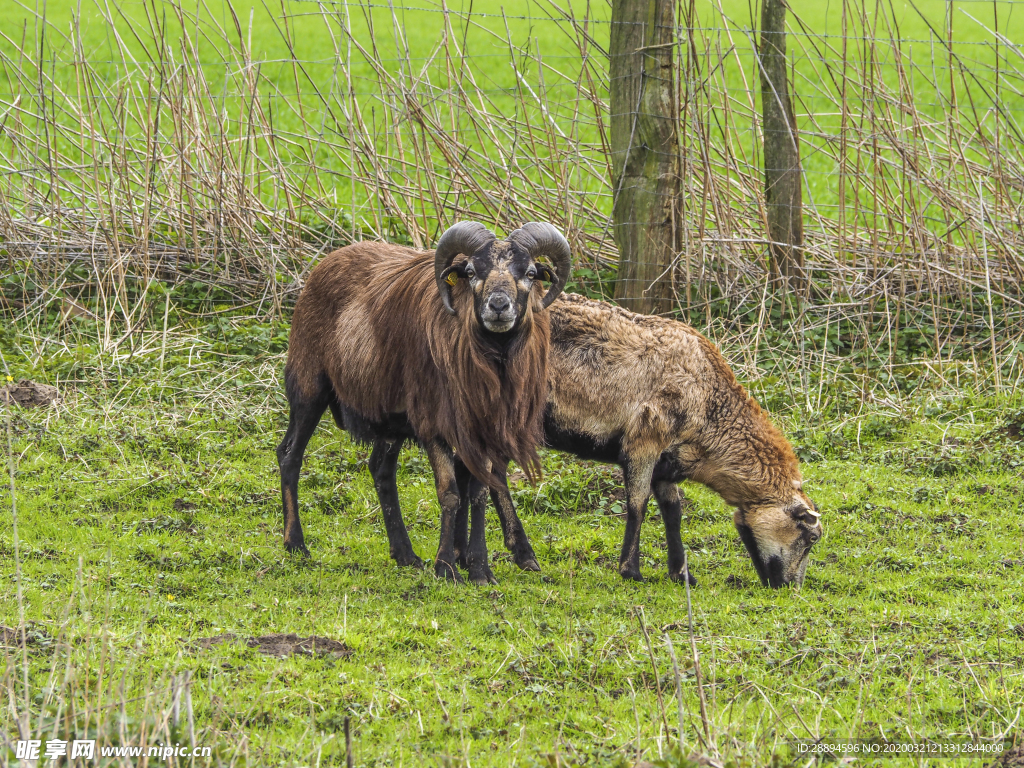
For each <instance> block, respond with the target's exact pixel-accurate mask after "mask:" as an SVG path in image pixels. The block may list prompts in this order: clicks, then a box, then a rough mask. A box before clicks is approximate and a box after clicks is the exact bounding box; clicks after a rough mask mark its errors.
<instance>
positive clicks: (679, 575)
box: [668, 569, 697, 587]
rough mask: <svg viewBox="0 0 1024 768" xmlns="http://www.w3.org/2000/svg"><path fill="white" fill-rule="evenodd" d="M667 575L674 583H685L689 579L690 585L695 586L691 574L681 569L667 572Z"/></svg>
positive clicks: (694, 580)
mask: <svg viewBox="0 0 1024 768" xmlns="http://www.w3.org/2000/svg"><path fill="white" fill-rule="evenodd" d="M668 577H669V578H670V579H672V581H674V582H675V583H676V584H686V582H687V580H689V582H690V586H691V587H696V586H697V580H696V579H695V578H694V577H693V574H692V573H686V572H684V571H683V570H682V569H679V570H678V571H676V572H675V573H672V572H669V574H668Z"/></svg>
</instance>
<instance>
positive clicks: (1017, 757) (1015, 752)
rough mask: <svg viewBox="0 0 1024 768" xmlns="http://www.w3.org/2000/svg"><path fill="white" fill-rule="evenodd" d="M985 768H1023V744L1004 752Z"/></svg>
mask: <svg viewBox="0 0 1024 768" xmlns="http://www.w3.org/2000/svg"><path fill="white" fill-rule="evenodd" d="M985 768H1024V744H1018V745H1017V746H1016V747H1013V748H1011V749H1008V750H1006V751H1005V752H1003V754H1001V755H1000V756H999V757H998V758H996V759H995V760H993V761H992V762H991V763H989V764H988V765H986V766H985Z"/></svg>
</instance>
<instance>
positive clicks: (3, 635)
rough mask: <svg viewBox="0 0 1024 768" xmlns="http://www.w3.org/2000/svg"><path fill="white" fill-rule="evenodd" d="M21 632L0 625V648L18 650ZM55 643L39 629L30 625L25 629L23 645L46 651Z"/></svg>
mask: <svg viewBox="0 0 1024 768" xmlns="http://www.w3.org/2000/svg"><path fill="white" fill-rule="evenodd" d="M21 638H22V634H21V630H20V629H15V628H14V627H5V626H3V625H2V624H0V647H6V648H20V647H21ZM55 642H56V640H54V639H53V638H52V637H51V636H50V635H48V634H47V633H46V632H44V631H43V630H41V629H38V628H36V627H33V626H31V625H29V626H27V627H26V628H25V645H27V646H29V647H35V648H39V649H47V648H50V647H52V646H53V644H54V643H55Z"/></svg>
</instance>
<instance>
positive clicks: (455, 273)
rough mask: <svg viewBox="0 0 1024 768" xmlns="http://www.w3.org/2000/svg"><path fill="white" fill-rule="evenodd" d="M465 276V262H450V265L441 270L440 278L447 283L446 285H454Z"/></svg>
mask: <svg viewBox="0 0 1024 768" xmlns="http://www.w3.org/2000/svg"><path fill="white" fill-rule="evenodd" d="M465 277H466V265H465V264H452V266H450V267H446V268H445V269H444V270H443V271H442V272H441V279H442V280H443V281H444V282H446V283H448V285H451V286H454V285H455V284H456V283H457V282H459V280H461V279H463V278H465Z"/></svg>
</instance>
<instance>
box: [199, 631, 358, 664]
mask: <svg viewBox="0 0 1024 768" xmlns="http://www.w3.org/2000/svg"><path fill="white" fill-rule="evenodd" d="M235 642H244V643H245V644H246V646H247V647H249V648H255V649H256V650H257V651H259V652H260V653H262V654H263V655H264V656H276V657H278V658H285V657H287V656H331V657H333V658H335V659H341V658H345V657H346V656H351V655H352V649H351V648H349V647H348V646H347V645H345V644H344V643H340V642H338V641H337V640H331V639H330V638H329V637H318V636H317V635H310V636H309V637H299V636H298V635H296V634H293V633H288V634H275V635H262V636H261V637H239V636H238V635H235V634H232V633H231V632H225V633H224V634H222V635H214V636H213V637H201V638H199V639H198V640H194V641H193V642H192V643H190V645H191V646H192V647H194V648H196V649H197V650H203V651H205V650H209V649H210V648H213V647H214V646H217V645H223V644H224V643H235Z"/></svg>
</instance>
